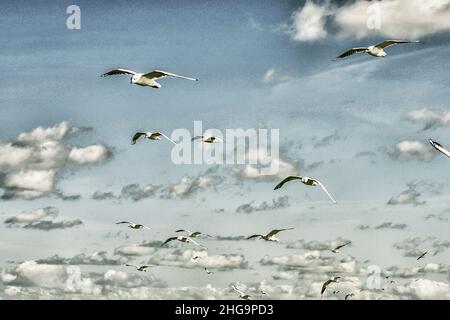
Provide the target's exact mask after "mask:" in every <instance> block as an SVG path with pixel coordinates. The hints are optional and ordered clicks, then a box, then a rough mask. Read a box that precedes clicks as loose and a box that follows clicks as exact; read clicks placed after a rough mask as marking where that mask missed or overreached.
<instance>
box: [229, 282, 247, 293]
mask: <svg viewBox="0 0 450 320" xmlns="http://www.w3.org/2000/svg"><path fill="white" fill-rule="evenodd" d="M231 287H232V288H233V290H234V291H236V292H237V293H239V294H240V295H245V292H243V291H241V290H239V289H238V288H236V286H235V285H234V284H233V285H232V286H231Z"/></svg>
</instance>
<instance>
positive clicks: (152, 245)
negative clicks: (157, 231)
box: [114, 241, 161, 257]
mask: <svg viewBox="0 0 450 320" xmlns="http://www.w3.org/2000/svg"><path fill="white" fill-rule="evenodd" d="M160 247H161V242H160V241H144V242H142V243H140V244H127V245H123V246H120V247H118V248H116V249H114V254H116V255H120V256H125V257H132V256H145V255H149V254H153V253H154V252H155V251H156V250H157V248H160Z"/></svg>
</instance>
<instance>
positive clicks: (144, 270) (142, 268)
mask: <svg viewBox="0 0 450 320" xmlns="http://www.w3.org/2000/svg"><path fill="white" fill-rule="evenodd" d="M126 266H127V267H135V268H136V270H137V271H143V272H147V268H150V267H151V266H146V265H142V266H136V265H134V264H128V263H127V264H126Z"/></svg>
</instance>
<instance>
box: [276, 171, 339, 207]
mask: <svg viewBox="0 0 450 320" xmlns="http://www.w3.org/2000/svg"><path fill="white" fill-rule="evenodd" d="M292 180H300V181H301V182H303V184H306V185H307V186H320V187H321V188H322V190H323V191H324V192H325V193H326V194H327V195H328V197H330V199H331V201H333V202H334V203H336V200H334V198H333V197H332V196H331V194H330V193H329V192H328V191H327V189H325V187H324V185H323V184H322V183H321V182H320V181H319V180H317V179H313V178H309V177H301V176H289V177H287V178H285V179H284V180H283V181H281V182H280V183H279V184H277V185H276V186H275V188H274V189H273V190H277V189H280V188H281V187H282V186H283V185H284V184H285V183H286V182H289V181H292Z"/></svg>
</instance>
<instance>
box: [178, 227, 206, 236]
mask: <svg viewBox="0 0 450 320" xmlns="http://www.w3.org/2000/svg"><path fill="white" fill-rule="evenodd" d="M175 232H184V233H186V235H187V237H189V238H198V237H200V236H201V235H205V236H207V237H211V236H210V235H207V234H203V233H201V232H200V231H189V230H184V229H180V230H177V231H175Z"/></svg>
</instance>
